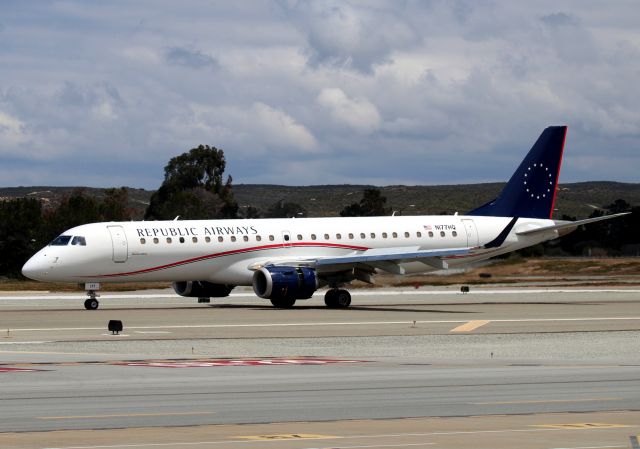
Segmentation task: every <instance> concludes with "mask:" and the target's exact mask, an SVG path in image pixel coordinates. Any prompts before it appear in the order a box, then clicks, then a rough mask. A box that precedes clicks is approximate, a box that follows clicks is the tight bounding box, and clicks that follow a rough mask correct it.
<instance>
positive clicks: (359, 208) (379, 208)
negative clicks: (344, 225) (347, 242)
mask: <svg viewBox="0 0 640 449" xmlns="http://www.w3.org/2000/svg"><path fill="white" fill-rule="evenodd" d="M386 204H387V198H386V197H384V196H382V192H381V191H380V190H379V189H376V188H371V189H365V190H364V192H363V194H362V199H361V200H360V202H359V203H352V204H350V205H349V206H346V207H345V208H344V209H342V211H340V216H341V217H376V216H382V215H389V214H390V213H391V208H390V207H386Z"/></svg>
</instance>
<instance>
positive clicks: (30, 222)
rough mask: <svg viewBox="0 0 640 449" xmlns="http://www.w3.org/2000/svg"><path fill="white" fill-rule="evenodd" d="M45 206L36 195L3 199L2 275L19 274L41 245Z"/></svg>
mask: <svg viewBox="0 0 640 449" xmlns="http://www.w3.org/2000/svg"><path fill="white" fill-rule="evenodd" d="M41 231H42V205H41V204H40V201H38V200H36V199H34V198H16V199H14V200H11V201H2V202H0V254H2V257H0V274H2V275H8V276H12V277H13V276H19V274H20V269H21V268H22V265H24V263H25V262H26V261H27V260H28V259H29V257H31V256H32V255H33V254H34V253H35V252H36V251H37V250H38V249H39V247H40V246H42V245H41V243H42V242H41V241H40V233H41Z"/></svg>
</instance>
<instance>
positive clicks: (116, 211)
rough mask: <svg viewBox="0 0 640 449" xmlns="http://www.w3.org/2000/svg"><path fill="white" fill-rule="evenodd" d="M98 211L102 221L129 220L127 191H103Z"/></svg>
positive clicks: (121, 188)
mask: <svg viewBox="0 0 640 449" xmlns="http://www.w3.org/2000/svg"><path fill="white" fill-rule="evenodd" d="M98 209H99V212H100V215H101V218H102V221H128V220H131V209H130V208H129V191H128V190H127V189H126V188H125V187H120V188H119V189H107V190H105V192H104V198H103V199H102V202H101V203H100V205H99V207H98Z"/></svg>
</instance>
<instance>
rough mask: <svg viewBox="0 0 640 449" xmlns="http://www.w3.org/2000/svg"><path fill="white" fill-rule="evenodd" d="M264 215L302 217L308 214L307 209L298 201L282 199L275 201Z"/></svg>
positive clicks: (271, 216) (270, 216)
mask: <svg viewBox="0 0 640 449" xmlns="http://www.w3.org/2000/svg"><path fill="white" fill-rule="evenodd" d="M264 216H265V217H266V218H302V217H306V216H307V210H306V209H305V208H304V207H302V206H301V205H299V204H297V203H289V202H285V201H284V200H280V201H276V202H275V203H273V204H272V205H271V206H270V207H269V209H267V211H266V212H265V214H264Z"/></svg>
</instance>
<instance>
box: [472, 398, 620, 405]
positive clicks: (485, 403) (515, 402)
mask: <svg viewBox="0 0 640 449" xmlns="http://www.w3.org/2000/svg"><path fill="white" fill-rule="evenodd" d="M622 400H623V398H584V399H547V400H537V401H501V402H468V404H471V405H513V404H563V403H573V402H599V401H622Z"/></svg>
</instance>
